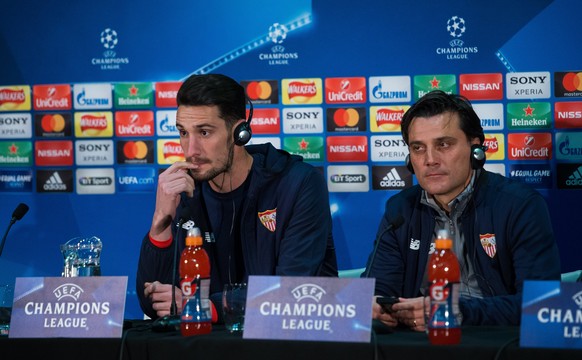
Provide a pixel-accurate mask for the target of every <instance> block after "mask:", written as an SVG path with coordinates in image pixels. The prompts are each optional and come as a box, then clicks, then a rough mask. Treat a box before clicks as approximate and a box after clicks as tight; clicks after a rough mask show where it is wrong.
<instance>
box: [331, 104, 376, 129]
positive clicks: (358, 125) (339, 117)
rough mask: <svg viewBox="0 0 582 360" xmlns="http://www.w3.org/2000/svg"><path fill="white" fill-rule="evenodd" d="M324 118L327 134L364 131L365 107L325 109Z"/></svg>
mask: <svg viewBox="0 0 582 360" xmlns="http://www.w3.org/2000/svg"><path fill="white" fill-rule="evenodd" d="M326 118H327V131H329V132H356V131H366V128H367V119H366V108H365V107H349V108H327V109H326Z"/></svg>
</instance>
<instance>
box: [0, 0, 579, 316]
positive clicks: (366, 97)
mask: <svg viewBox="0 0 582 360" xmlns="http://www.w3.org/2000/svg"><path fill="white" fill-rule="evenodd" d="M581 12H582V3H580V2H579V1H575V0H571V1H569V0H557V1H549V0H536V1H531V0H521V1H514V2H511V3H507V2H506V1H497V0H492V1H491V0H490V1H487V2H479V3H478V4H476V3H475V2H467V1H460V0H459V1H444V2H443V1H441V2H434V1H430V0H422V1H420V0H417V1H408V2H397V3H394V2H381V1H370V0H363V1H357V2H354V1H348V0H340V1H317V0H313V1H310V0H286V1H276V2H273V1H265V0H253V1H245V2H240V1H214V2H208V1H204V2H202V1H173V2H172V4H171V6H167V5H162V4H158V3H157V2H154V1H146V2H141V3H140V4H139V5H138V4H131V3H124V2H121V3H120V2H116V1H111V0H106V1H101V2H91V3H83V4H77V3H74V4H73V3H71V4H68V5H63V4H59V5H54V4H50V3H46V2H41V1H36V2H35V4H32V3H31V2H14V1H12V2H6V3H5V4H3V6H2V14H1V15H0V34H1V35H2V36H1V37H0V54H2V55H1V56H0V204H1V206H0V222H2V223H3V226H2V231H4V229H5V226H8V223H9V220H10V218H11V214H12V211H13V210H14V208H15V207H16V206H17V205H18V203H20V202H24V203H26V204H28V205H29V206H30V211H29V213H28V214H27V215H26V216H25V217H24V218H23V219H22V220H21V221H19V222H17V223H16V224H15V225H14V226H13V227H12V230H11V232H10V234H9V236H8V239H7V242H6V245H5V247H4V251H3V253H2V257H1V258H0V268H1V270H0V281H13V280H14V278H15V277H17V276H19V277H20V276H60V274H61V269H62V265H63V259H62V256H61V253H60V250H59V244H62V243H64V242H66V241H67V240H69V239H70V238H73V237H76V236H91V235H96V236H98V237H100V238H101V239H102V241H103V254H102V264H101V265H102V274H103V275H107V276H118V275H126V276H128V277H129V281H128V294H127V295H128V296H127V306H126V316H127V317H128V318H140V317H141V316H142V314H141V311H140V309H139V306H138V305H137V300H136V296H135V287H134V283H135V269H136V263H137V257H138V252H139V246H140V241H141V239H142V237H143V236H144V234H145V233H146V232H147V231H148V229H149V223H150V219H151V216H152V211H153V208H154V200H155V188H156V181H157V180H156V175H157V174H158V173H159V172H160V171H161V170H163V169H165V168H166V167H168V166H169V164H171V163H173V162H174V161H176V160H180V159H183V154H182V151H181V149H180V146H179V141H178V134H177V131H176V128H175V112H176V103H175V94H176V91H177V89H178V87H179V86H180V83H181V82H182V81H183V80H184V79H185V78H186V77H187V76H188V75H190V74H192V73H207V72H220V73H225V74H228V75H230V76H232V77H234V78H235V79H237V80H238V81H240V82H241V84H243V86H244V87H245V88H246V90H247V92H248V95H249V97H250V98H251V99H252V101H253V103H254V104H255V111H254V118H253V121H252V127H253V131H254V135H253V138H252V142H253V143H261V142H271V143H273V144H274V145H275V146H276V147H278V148H282V149H285V150H287V151H289V152H291V153H295V154H299V155H302V156H303V157H304V159H305V161H308V162H310V163H312V164H313V165H315V166H317V167H318V168H319V169H321V171H322V172H323V173H324V174H325V177H326V178H327V183H328V187H329V190H330V195H331V197H330V207H331V209H332V212H333V217H334V236H335V241H336V246H337V252H338V257H339V259H338V261H339V266H340V269H350V268H358V267H363V266H364V265H365V262H366V259H367V256H368V254H369V253H370V250H371V249H372V243H373V240H374V236H375V233H376V230H377V227H378V224H379V220H380V217H381V215H382V213H383V210H384V203H385V201H386V199H387V198H389V197H390V196H392V195H394V194H395V193H397V192H398V191H399V190H401V189H402V188H405V187H408V186H411V185H412V184H413V183H414V182H415V181H416V180H415V178H414V176H413V175H411V174H410V173H409V172H408V171H407V169H406V167H405V166H403V165H404V158H405V156H406V154H407V148H406V146H405V145H404V143H403V141H402V137H401V136H400V119H401V117H402V114H403V113H404V112H405V111H406V110H407V109H408V108H409V107H410V105H411V104H412V103H413V102H414V101H415V100H416V99H418V98H419V97H420V96H422V95H423V94H425V93H426V92H428V91H430V90H432V89H442V90H444V91H448V92H456V93H460V94H463V95H465V96H466V97H468V98H469V99H471V100H472V102H473V104H474V106H475V108H476V110H477V112H478V114H479V115H480V117H481V119H482V124H483V127H484V129H485V131H486V145H487V146H488V147H489V150H487V163H486V167H487V168H488V169H491V170H492V171H495V172H499V173H502V174H504V175H505V176H508V177H512V178H515V179H517V180H519V181H522V182H524V183H527V184H530V185H531V186H533V187H535V188H537V189H538V190H539V191H540V192H541V193H542V194H543V195H544V197H545V198H546V199H547V201H548V204H549V206H550V210H551V212H552V218H553V221H554V227H555V231H556V235H557V239H558V243H559V247H560V252H561V256H562V270H563V271H564V272H565V271H571V270H575V269H578V268H580V267H582V266H581V265H582V264H581V263H580V253H581V252H582V245H581V242H580V241H579V238H580V236H579V232H580V230H579V229H580V228H579V227H578V225H579V221H580V203H582V201H581V200H582V191H581V189H582V131H580V129H581V128H582V64H581V63H580V58H582V49H581V48H580V47H579V46H576V45H575V44H576V39H577V37H576V34H578V33H579V29H578V26H577V24H578V23H579V21H578V20H579V19H578V18H579V15H578V14H580V13H581ZM576 223H578V225H576Z"/></svg>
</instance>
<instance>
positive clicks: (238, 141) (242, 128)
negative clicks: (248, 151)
mask: <svg viewBox="0 0 582 360" xmlns="http://www.w3.org/2000/svg"><path fill="white" fill-rule="evenodd" d="M252 135H253V132H252V130H251V126H250V125H249V122H248V121H245V122H243V123H240V124H238V125H237V127H236V128H235V129H234V144H235V145H238V146H243V145H246V143H248V142H249V140H250V139H251V136H252Z"/></svg>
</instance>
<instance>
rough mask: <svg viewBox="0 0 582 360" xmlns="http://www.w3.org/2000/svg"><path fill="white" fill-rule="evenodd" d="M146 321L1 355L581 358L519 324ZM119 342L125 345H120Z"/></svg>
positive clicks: (13, 343) (8, 346) (3, 344)
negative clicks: (288, 326)
mask: <svg viewBox="0 0 582 360" xmlns="http://www.w3.org/2000/svg"><path fill="white" fill-rule="evenodd" d="M148 324H149V322H148V321H143V320H136V321H126V325H127V326H126V327H127V330H125V331H124V338H123V339H119V338H115V339H108V338H88V339H87V338H85V339H79V338H41V339H38V338H31V339H13V338H8V337H1V338H0V354H1V355H0V357H1V358H2V360H4V359H60V360H61V359H62V360H64V359H74V360H90V359H123V360H136V359H139V360H142V359H148V360H157V359H160V360H178V359H201V360H202V359H203V360H210V359H236V360H247V359H248V360H257V359H277V360H285V359H289V360H310V359H314V360H315V359H316V360H321V359H334V360H335V359H357V360H361V359H370V360H374V359H386V360H393V359H407V360H408V359H430V360H435V359H447V360H454V359H463V360H480V359H490V360H491V359H511V360H516V359H528V360H532V359H551V360H558V359H569V360H570V359H582V350H573V349H542V348H521V347H520V346H519V327H464V328H463V335H462V341H461V344H459V345H454V346H433V345H430V344H429V342H428V339H427V337H426V334H424V333H417V332H412V331H410V330H406V329H397V330H395V331H393V332H384V333H374V334H373V335H372V339H371V341H370V342H369V343H347V342H344V343H339V342H320V341H287V340H285V341H282V340H250V339H243V338H242V335H241V334H231V333H229V332H228V331H227V330H225V329H224V327H223V326H216V325H215V326H214V328H213V331H212V333H211V334H208V335H199V336H191V337H182V336H181V335H180V333H179V332H169V333H157V332H152V330H151V329H149V327H147V325H148ZM122 346H123V351H120V350H121V347H122Z"/></svg>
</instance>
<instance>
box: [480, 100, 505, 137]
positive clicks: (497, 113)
mask: <svg viewBox="0 0 582 360" xmlns="http://www.w3.org/2000/svg"><path fill="white" fill-rule="evenodd" d="M473 110H475V113H476V114H477V116H479V119H481V126H482V127H483V130H484V131H493V130H503V129H504V127H505V122H504V120H503V119H504V116H503V113H504V111H503V104H500V103H495V104H473Z"/></svg>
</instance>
